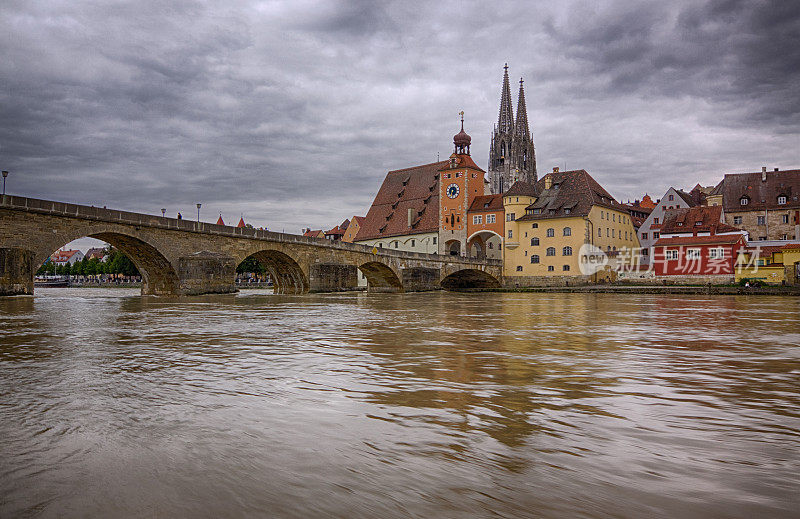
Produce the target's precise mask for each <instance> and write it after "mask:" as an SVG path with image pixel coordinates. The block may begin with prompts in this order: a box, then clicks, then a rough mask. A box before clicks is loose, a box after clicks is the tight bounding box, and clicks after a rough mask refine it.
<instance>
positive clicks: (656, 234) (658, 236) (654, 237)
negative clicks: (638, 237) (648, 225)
mask: <svg viewBox="0 0 800 519" xmlns="http://www.w3.org/2000/svg"><path fill="white" fill-rule="evenodd" d="M660 237H661V233H660V232H654V233H653V239H654V240H657V239H659V238H660Z"/></svg>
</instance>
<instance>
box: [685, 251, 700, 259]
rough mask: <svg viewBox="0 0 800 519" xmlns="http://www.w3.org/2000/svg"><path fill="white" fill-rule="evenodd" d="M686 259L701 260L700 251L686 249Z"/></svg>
mask: <svg viewBox="0 0 800 519" xmlns="http://www.w3.org/2000/svg"><path fill="white" fill-rule="evenodd" d="M686 259H687V260H697V259H700V249H686Z"/></svg>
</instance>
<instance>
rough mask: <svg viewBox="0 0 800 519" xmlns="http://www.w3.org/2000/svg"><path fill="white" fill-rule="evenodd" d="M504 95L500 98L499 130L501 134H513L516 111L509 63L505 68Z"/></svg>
mask: <svg viewBox="0 0 800 519" xmlns="http://www.w3.org/2000/svg"><path fill="white" fill-rule="evenodd" d="M503 70H504V72H503V93H502V95H501V97H500V116H499V117H498V119H497V129H498V130H500V132H501V133H511V132H512V131H513V130H514V110H513V108H512V106H511V87H510V86H509V84H508V63H506V64H505V66H504V67H503Z"/></svg>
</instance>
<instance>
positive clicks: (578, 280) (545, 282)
mask: <svg viewBox="0 0 800 519" xmlns="http://www.w3.org/2000/svg"><path fill="white" fill-rule="evenodd" d="M590 283H593V279H592V276H506V277H505V278H504V279H503V286H504V287H505V288H523V287H566V286H569V287H573V286H581V285H588V284H590Z"/></svg>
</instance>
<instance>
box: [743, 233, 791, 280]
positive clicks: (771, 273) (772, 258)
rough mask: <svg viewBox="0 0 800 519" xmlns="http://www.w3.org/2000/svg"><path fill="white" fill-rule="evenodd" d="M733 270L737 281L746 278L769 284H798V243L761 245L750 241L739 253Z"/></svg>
mask: <svg viewBox="0 0 800 519" xmlns="http://www.w3.org/2000/svg"><path fill="white" fill-rule="evenodd" d="M773 243H774V242H773ZM735 272H736V282H737V283H738V282H740V281H741V280H743V279H747V280H750V281H754V280H757V281H763V282H764V283H769V284H771V285H781V284H783V283H786V284H790V285H792V284H800V243H789V244H786V245H777V246H775V245H766V246H762V245H760V243H759V242H758V241H756V242H750V245H749V246H748V247H747V248H745V249H743V251H742V253H740V254H739V258H738V259H737V262H736V270H735Z"/></svg>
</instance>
